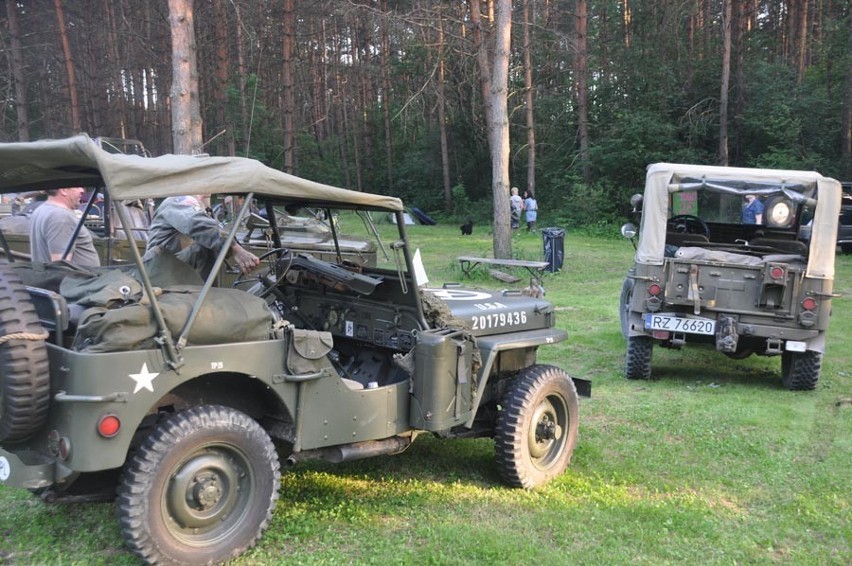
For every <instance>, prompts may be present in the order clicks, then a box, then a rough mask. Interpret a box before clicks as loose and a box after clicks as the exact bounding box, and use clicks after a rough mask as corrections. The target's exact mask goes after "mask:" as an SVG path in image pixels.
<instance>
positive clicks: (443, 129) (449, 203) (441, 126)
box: [438, 13, 453, 213]
mask: <svg viewBox="0 0 852 566" xmlns="http://www.w3.org/2000/svg"><path fill="white" fill-rule="evenodd" d="M444 63H445V62H444V15H443V13H441V14H440V15H439V16H438V133H439V135H440V137H441V173H442V179H443V181H444V210H445V211H446V212H447V213H449V212H452V210H453V189H452V186H451V185H450V152H449V149H448V144H447V108H446V106H447V100H446V88H445V86H446V85H445V82H446V77H445V75H444V73H445V70H446V69H445V65H444Z"/></svg>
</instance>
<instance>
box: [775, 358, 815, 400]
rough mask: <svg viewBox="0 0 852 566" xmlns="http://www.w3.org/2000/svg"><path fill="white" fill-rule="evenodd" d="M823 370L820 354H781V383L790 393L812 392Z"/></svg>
mask: <svg viewBox="0 0 852 566" xmlns="http://www.w3.org/2000/svg"><path fill="white" fill-rule="evenodd" d="M821 369H822V354H821V353H820V352H813V351H807V352H789V351H785V352H784V353H783V354H781V382H782V383H783V384H784V387H786V388H787V389H789V390H790V391H810V390H812V389H814V388H816V385H817V382H818V381H819V374H820V370H821Z"/></svg>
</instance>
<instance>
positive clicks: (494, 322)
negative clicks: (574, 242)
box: [426, 287, 556, 336]
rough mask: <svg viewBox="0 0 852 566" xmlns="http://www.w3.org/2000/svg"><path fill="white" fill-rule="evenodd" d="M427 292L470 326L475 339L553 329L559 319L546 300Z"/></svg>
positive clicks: (476, 292)
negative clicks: (476, 337)
mask: <svg viewBox="0 0 852 566" xmlns="http://www.w3.org/2000/svg"><path fill="white" fill-rule="evenodd" d="M426 291H428V292H430V293H431V294H433V295H434V296H436V297H437V298H439V299H441V300H442V301H443V302H444V303H445V304H446V305H447V306H448V307H449V310H450V312H451V313H452V316H454V317H455V318H458V319H461V320H463V321H465V322H466V323H468V324H469V325H470V326H469V328H470V330H471V333H472V334H473V335H474V336H488V335H493V334H508V333H511V332H519V331H524V330H538V329H542V328H550V327H552V326H553V325H554V324H555V320H556V317H555V313H554V308H553V305H552V304H551V303H550V302H548V301H546V300H544V299H537V298H534V297H528V296H524V295H520V294H504V293H503V292H502V291H489V290H486V289H469V288H462V287H450V288H444V289H426Z"/></svg>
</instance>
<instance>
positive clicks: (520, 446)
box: [494, 365, 579, 489]
mask: <svg viewBox="0 0 852 566" xmlns="http://www.w3.org/2000/svg"><path fill="white" fill-rule="evenodd" d="M578 412H579V407H578V402H577V389H576V387H575V386H574V382H573V381H572V380H571V378H570V377H569V376H568V374H566V373H565V372H564V371H562V370H561V369H559V368H557V367H553V366H545V365H537V366H532V367H529V368H526V369H524V370H522V371H520V372H519V373H518V375H517V377H516V379H515V381H514V383H513V384H512V386H511V387H510V389H509V391H508V392H507V393H506V396H505V398H504V399H503V405H502V410H501V411H500V414H499V415H498V417H497V428H496V430H495V434H494V446H495V453H496V459H497V466H498V468H499V469H500V475H501V476H502V477H503V480H504V481H505V482H506V483H508V484H509V485H512V486H515V487H523V488H527V489H530V488H534V487H538V486H540V485H543V484H545V483H547V482H548V481H550V480H552V479H553V478H554V477H556V476H558V475H559V474H561V473H562V472H563V471H565V468H566V467H567V466H568V463H569V462H570V461H571V454H572V453H573V451H574V445H575V444H576V442H577V425H578V419H579V416H578Z"/></svg>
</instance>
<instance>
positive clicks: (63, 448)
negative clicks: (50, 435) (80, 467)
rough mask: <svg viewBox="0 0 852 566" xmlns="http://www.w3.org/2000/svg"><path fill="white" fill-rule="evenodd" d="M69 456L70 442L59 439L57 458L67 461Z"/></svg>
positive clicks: (63, 438)
mask: <svg viewBox="0 0 852 566" xmlns="http://www.w3.org/2000/svg"><path fill="white" fill-rule="evenodd" d="M70 456H71V441H70V440H69V439H68V437H66V436H63V437H62V438H60V439H59V457H60V458H62V459H63V460H67V459H68V458H69V457H70Z"/></svg>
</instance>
